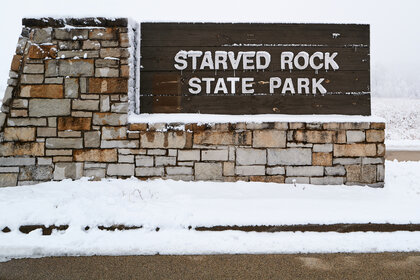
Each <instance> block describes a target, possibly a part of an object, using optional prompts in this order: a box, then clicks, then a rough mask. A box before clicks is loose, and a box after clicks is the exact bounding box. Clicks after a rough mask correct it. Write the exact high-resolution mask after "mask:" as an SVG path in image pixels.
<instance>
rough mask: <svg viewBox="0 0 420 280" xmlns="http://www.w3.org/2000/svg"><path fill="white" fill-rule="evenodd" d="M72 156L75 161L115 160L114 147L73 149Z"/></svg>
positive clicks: (115, 152)
mask: <svg viewBox="0 0 420 280" xmlns="http://www.w3.org/2000/svg"><path fill="white" fill-rule="evenodd" d="M73 158H74V160H75V161H93V162H116V161H117V160H118V158H117V150H116V149H84V150H74V151H73Z"/></svg>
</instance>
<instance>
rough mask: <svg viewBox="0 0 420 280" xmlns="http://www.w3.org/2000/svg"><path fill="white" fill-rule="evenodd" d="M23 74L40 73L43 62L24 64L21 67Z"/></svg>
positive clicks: (42, 69)
mask: <svg viewBox="0 0 420 280" xmlns="http://www.w3.org/2000/svg"><path fill="white" fill-rule="evenodd" d="M23 73H25V74H41V73H44V64H26V65H25V67H23Z"/></svg>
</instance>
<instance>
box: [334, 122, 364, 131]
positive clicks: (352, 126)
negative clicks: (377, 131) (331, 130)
mask: <svg viewBox="0 0 420 280" xmlns="http://www.w3.org/2000/svg"><path fill="white" fill-rule="evenodd" d="M369 127H370V123H368V122H345V123H340V129H343V130H361V129H369Z"/></svg>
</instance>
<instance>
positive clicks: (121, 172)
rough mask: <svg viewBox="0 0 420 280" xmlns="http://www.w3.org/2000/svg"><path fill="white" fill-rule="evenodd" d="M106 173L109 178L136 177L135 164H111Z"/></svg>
mask: <svg viewBox="0 0 420 280" xmlns="http://www.w3.org/2000/svg"><path fill="white" fill-rule="evenodd" d="M106 173H107V174H108V175H109V176H134V164H131V163H110V164H108V168H107V170H106Z"/></svg>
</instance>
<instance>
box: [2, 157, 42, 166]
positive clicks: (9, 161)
mask: <svg viewBox="0 0 420 280" xmlns="http://www.w3.org/2000/svg"><path fill="white" fill-rule="evenodd" d="M23 165H35V158H23V157H0V166H23Z"/></svg>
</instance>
